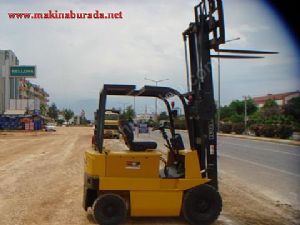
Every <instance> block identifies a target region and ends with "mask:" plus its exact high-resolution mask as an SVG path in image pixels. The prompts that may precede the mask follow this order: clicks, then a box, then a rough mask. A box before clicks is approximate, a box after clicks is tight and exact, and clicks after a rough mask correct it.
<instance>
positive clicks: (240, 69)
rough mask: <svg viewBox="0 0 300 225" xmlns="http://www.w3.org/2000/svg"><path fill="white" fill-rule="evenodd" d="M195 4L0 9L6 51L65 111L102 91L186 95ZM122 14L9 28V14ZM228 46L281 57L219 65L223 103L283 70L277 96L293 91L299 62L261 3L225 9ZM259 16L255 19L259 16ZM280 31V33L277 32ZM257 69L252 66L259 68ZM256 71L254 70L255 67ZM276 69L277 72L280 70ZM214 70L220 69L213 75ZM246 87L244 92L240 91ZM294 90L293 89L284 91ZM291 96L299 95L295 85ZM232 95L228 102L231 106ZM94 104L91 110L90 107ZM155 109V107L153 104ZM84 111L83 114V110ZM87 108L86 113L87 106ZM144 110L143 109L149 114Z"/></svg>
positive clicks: (9, 4)
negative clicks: (31, 67) (185, 36)
mask: <svg viewBox="0 0 300 225" xmlns="http://www.w3.org/2000/svg"><path fill="white" fill-rule="evenodd" d="M196 3H197V2H196V1H184V0H176V1H172V3H171V2H170V1H150V0H147V1H138V0H131V1H121V0H115V1H104V0H103V1H84V0H82V1H79V0H77V1H66V0H57V1H46V0H44V1H41V0H39V1H37V0H31V1H26V2H25V1H21V0H20V1H1V9H0V21H1V22H0V23H1V24H0V33H1V36H0V46H1V48H2V49H11V50H13V51H14V52H15V53H16V55H17V56H18V57H19V59H20V63H21V64H35V65H37V68H38V74H37V79H35V80H32V82H34V83H38V84H40V85H41V86H42V87H44V88H45V89H46V90H47V91H48V92H49V93H50V100H51V101H53V102H58V103H59V105H61V106H62V107H63V106H64V105H65V106H67V105H72V104H73V103H75V102H80V101H81V100H86V99H96V98H98V93H99V91H100V89H101V86H102V84H103V83H119V84H123V83H125V84H137V85H138V86H142V85H144V84H150V83H149V82H147V81H145V80H144V77H145V76H147V77H149V78H152V79H164V78H169V81H167V82H164V83H163V84H162V85H167V86H172V87H176V88H178V89H180V90H182V91H185V90H186V79H185V77H186V75H185V62H184V49H183V42H182V36H181V33H182V31H183V30H185V29H186V27H187V26H188V24H189V22H191V21H193V20H194V18H193V17H194V15H193V6H194V4H196ZM49 9H52V10H59V11H68V10H70V9H72V10H74V11H78V12H80V11H87V12H89V11H94V10H96V9H98V10H103V11H105V12H106V11H120V10H121V11H122V12H123V14H124V19H122V20H118V21H111V20H106V21H97V20H83V21H79V20H76V21H66V20H53V21H50V20H45V21H43V20H28V21H26V20H9V19H8V18H7V12H13V11H24V12H27V11H29V12H44V11H48V10H49ZM224 10H225V22H226V35H227V39H231V38H235V37H240V38H241V39H240V40H239V41H235V42H229V43H227V44H226V45H225V46H224V48H225V47H226V48H248V49H264V50H274V51H280V52H281V54H280V55H277V56H272V57H268V58H267V59H266V60H264V61H248V62H246V61H243V62H241V61H226V60H221V66H222V82H224V84H223V86H222V90H223V94H224V99H226V101H224V103H226V102H227V101H230V99H234V98H239V97H240V96H242V89H241V88H239V91H236V92H233V91H232V90H234V89H235V88H236V87H243V88H244V86H243V85H241V84H243V83H242V82H243V80H242V79H243V78H248V77H252V78H253V86H255V90H256V91H257V92H262V91H263V90H264V89H265V87H264V85H265V83H263V84H262V83H260V82H256V83H255V79H257V80H258V81H259V80H260V74H261V73H260V71H261V70H262V67H263V68H264V67H267V69H264V72H265V73H267V74H272V73H274V69H272V67H273V65H278V66H279V65H280V67H283V68H286V69H284V72H285V74H281V76H279V75H278V77H277V78H276V79H277V80H274V79H271V80H270V81H269V82H270V84H269V85H268V86H269V87H273V90H274V92H275V91H277V90H279V88H278V87H277V86H275V85H273V84H276V85H277V84H278V82H277V81H278V80H282V78H283V77H284V78H285V79H287V80H289V82H290V83H291V84H294V83H295V80H297V78H295V73H296V72H295V71H297V70H298V69H299V68H298V66H297V65H299V56H298V52H296V50H295V48H294V43H293V42H292V41H291V39H290V37H289V35H288V34H287V33H286V31H285V29H284V28H283V27H281V24H280V23H279V22H278V21H277V20H276V19H275V20H274V15H272V14H271V13H268V12H270V10H269V11H268V8H266V6H265V5H264V4H262V3H260V2H259V1H237V0H228V1H227V0H226V1H224ZM254 15H255V16H254ZM273 27H276V29H272V28H273ZM253 63H254V65H253ZM251 64H252V66H251ZM274 68H275V67H274ZM214 70H215V68H214ZM240 85H241V86H240ZM285 88H286V89H288V85H287V84H286V85H285ZM290 88H294V86H293V85H290ZM225 95H226V98H225ZM87 104H90V102H87ZM149 104H151V101H149ZM83 107H84V106H83ZM87 107H88V106H87ZM139 107H141V110H143V109H144V106H142V105H141V106H139Z"/></svg>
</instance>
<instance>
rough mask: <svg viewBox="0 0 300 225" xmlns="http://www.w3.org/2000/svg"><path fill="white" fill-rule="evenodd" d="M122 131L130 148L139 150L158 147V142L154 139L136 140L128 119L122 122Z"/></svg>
mask: <svg viewBox="0 0 300 225" xmlns="http://www.w3.org/2000/svg"><path fill="white" fill-rule="evenodd" d="M120 132H121V134H122V135H123V137H124V141H125V144H126V145H127V147H128V148H129V150H132V151H137V152H139V151H145V150H154V149H156V148H157V143H156V142H153V141H134V132H133V129H132V126H131V125H130V124H129V122H128V121H124V122H122V123H121V125H120Z"/></svg>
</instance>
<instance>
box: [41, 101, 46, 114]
mask: <svg viewBox="0 0 300 225" xmlns="http://www.w3.org/2000/svg"><path fill="white" fill-rule="evenodd" d="M40 114H41V115H43V116H44V115H46V105H45V104H44V103H41V104H40Z"/></svg>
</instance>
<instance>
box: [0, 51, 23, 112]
mask: <svg viewBox="0 0 300 225" xmlns="http://www.w3.org/2000/svg"><path fill="white" fill-rule="evenodd" d="M17 65H19V60H18V58H17V57H16V55H15V53H13V51H11V50H0V114H3V113H4V112H5V111H6V110H8V109H9V100H10V99H15V98H16V96H18V94H19V92H18V88H16V87H18V85H19V80H18V79H16V78H10V77H9V73H10V66H17Z"/></svg>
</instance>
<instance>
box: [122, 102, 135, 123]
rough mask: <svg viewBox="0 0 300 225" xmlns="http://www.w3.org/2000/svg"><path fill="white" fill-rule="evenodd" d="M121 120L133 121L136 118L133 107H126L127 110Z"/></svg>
mask: <svg viewBox="0 0 300 225" xmlns="http://www.w3.org/2000/svg"><path fill="white" fill-rule="evenodd" d="M120 118H121V119H123V120H132V119H133V118H135V111H134V109H133V107H132V105H129V106H127V107H126V109H125V110H124V111H123V112H122V113H121V115H120Z"/></svg>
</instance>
